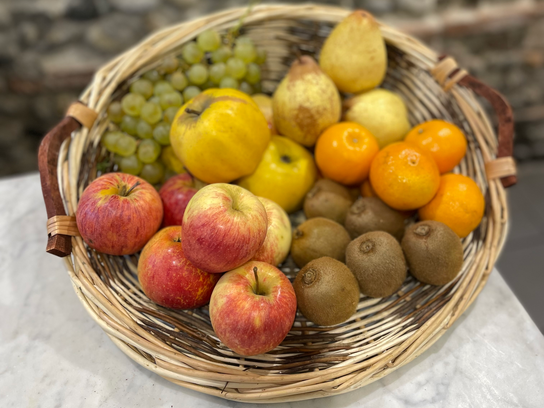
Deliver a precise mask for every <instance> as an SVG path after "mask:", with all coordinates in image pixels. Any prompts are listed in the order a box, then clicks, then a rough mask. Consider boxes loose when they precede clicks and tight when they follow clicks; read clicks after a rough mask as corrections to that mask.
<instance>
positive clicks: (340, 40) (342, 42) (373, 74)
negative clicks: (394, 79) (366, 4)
mask: <svg viewBox="0 0 544 408" xmlns="http://www.w3.org/2000/svg"><path fill="white" fill-rule="evenodd" d="M319 65H320V66H321V69H322V70H323V72H324V73H325V74H327V75H328V76H329V77H330V78H331V79H332V80H333V81H334V83H335V84H336V86H337V87H338V89H339V90H340V91H342V92H347V93H359V92H364V91H367V90H369V89H372V88H375V87H377V86H378V85H380V84H381V83H382V81H383V78H384V76H385V71H386V69H387V52H386V49H385V41H384V40H383V37H382V33H381V32H380V27H379V25H378V23H377V22H376V20H374V17H372V15H371V14H370V13H368V12H366V11H363V10H356V11H354V12H353V13H351V14H350V15H349V16H347V17H346V18H345V19H344V20H342V21H341V22H340V23H339V24H338V25H337V26H336V27H335V28H334V30H332V32H331V33H330V35H329V37H328V38H327V39H326V40H325V43H324V44H323V48H322V49H321V56H320V57H319Z"/></svg>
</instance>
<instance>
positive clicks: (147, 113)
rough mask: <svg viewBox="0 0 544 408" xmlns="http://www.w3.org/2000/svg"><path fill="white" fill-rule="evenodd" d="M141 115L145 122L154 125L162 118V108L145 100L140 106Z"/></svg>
mask: <svg viewBox="0 0 544 408" xmlns="http://www.w3.org/2000/svg"><path fill="white" fill-rule="evenodd" d="M141 116H142V119H143V120H145V121H146V122H147V123H149V124H150V125H154V124H155V123H157V122H158V121H159V120H161V119H162V109H161V107H160V106H159V105H157V104H156V103H151V102H146V103H145V105H144V106H142V114H141Z"/></svg>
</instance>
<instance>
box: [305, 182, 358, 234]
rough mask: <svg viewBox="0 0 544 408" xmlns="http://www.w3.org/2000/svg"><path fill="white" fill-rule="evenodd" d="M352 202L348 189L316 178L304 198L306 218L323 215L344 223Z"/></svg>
mask: <svg viewBox="0 0 544 408" xmlns="http://www.w3.org/2000/svg"><path fill="white" fill-rule="evenodd" d="M351 204H353V198H352V197H351V194H350V193H349V191H348V189H347V188H346V187H344V186H342V185H340V184H338V183H336V182H334V181H332V180H329V179H321V180H318V181H317V182H316V183H315V184H314V186H313V187H312V189H311V190H310V191H309V192H308V193H307V194H306V198H305V199H304V214H305V215H306V218H315V217H324V218H328V219H330V220H333V221H336V222H338V223H340V224H344V221H345V220H346V214H347V212H348V210H349V208H350V207H351Z"/></svg>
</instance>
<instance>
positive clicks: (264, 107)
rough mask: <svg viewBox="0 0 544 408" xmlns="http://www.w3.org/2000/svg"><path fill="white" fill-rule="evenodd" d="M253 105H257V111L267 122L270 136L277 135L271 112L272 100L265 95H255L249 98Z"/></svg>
mask: <svg viewBox="0 0 544 408" xmlns="http://www.w3.org/2000/svg"><path fill="white" fill-rule="evenodd" d="M251 97H252V98H253V100H254V101H255V103H256V104H257V105H259V109H260V110H261V112H262V113H263V115H264V117H265V118H266V121H267V122H268V128H269V129H270V134H271V135H277V134H278V131H277V130H276V126H275V125H274V114H273V112H272V98H271V97H270V96H268V95H265V94H255V95H252V96H251Z"/></svg>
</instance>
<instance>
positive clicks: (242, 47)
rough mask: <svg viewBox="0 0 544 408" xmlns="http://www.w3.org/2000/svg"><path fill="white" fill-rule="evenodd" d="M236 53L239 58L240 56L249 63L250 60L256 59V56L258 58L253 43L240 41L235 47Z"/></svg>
mask: <svg viewBox="0 0 544 408" xmlns="http://www.w3.org/2000/svg"><path fill="white" fill-rule="evenodd" d="M234 55H235V56H236V57H237V58H240V59H241V60H242V61H244V62H245V63H246V64H249V63H250V62H253V61H255V58H257V51H256V50H255V46H254V45H253V44H248V43H241V44H240V43H238V44H236V46H235V47H234Z"/></svg>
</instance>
